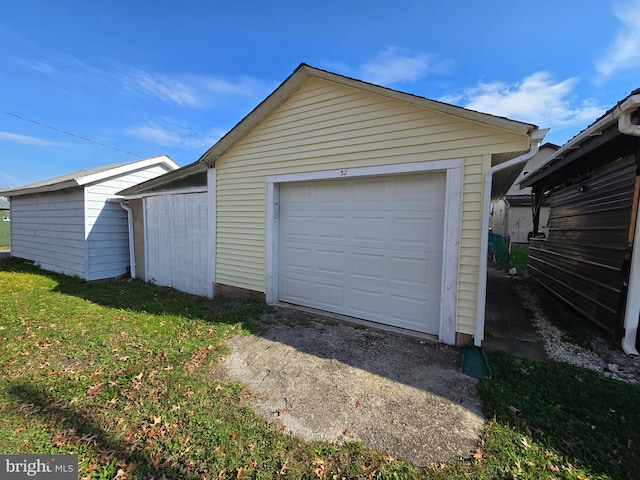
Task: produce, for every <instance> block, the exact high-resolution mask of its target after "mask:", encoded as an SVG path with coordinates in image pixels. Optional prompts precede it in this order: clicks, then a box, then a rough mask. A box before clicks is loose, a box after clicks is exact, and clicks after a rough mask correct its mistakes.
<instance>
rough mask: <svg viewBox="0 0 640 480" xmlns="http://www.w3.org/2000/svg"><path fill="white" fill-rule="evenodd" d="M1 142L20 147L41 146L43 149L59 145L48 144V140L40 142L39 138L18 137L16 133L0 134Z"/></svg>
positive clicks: (54, 143)
mask: <svg viewBox="0 0 640 480" xmlns="http://www.w3.org/2000/svg"><path fill="white" fill-rule="evenodd" d="M2 140H7V141H9V142H13V143H20V144H22V145H36V146H43V147H48V146H52V145H61V144H60V143H56V142H50V141H48V140H42V139H41V138H37V137H29V136H27V135H19V134H17V133H10V132H0V141H2Z"/></svg>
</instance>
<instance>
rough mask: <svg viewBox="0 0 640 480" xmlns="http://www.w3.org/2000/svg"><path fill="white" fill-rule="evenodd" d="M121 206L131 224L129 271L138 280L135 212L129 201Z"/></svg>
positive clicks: (121, 203) (124, 201) (123, 202)
mask: <svg viewBox="0 0 640 480" xmlns="http://www.w3.org/2000/svg"><path fill="white" fill-rule="evenodd" d="M120 206H121V207H122V208H124V209H125V210H126V211H127V221H128V223H129V269H130V270H131V278H136V254H135V243H134V242H133V210H131V207H130V206H129V202H128V201H127V200H123V201H122V202H120Z"/></svg>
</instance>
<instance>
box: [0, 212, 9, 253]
mask: <svg viewBox="0 0 640 480" xmlns="http://www.w3.org/2000/svg"><path fill="white" fill-rule="evenodd" d="M9 216H10V214H9V210H0V249H2V248H3V247H9V246H10V245H11V222H5V221H3V220H2V218H3V217H9Z"/></svg>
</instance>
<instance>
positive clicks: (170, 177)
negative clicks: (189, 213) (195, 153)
mask: <svg viewBox="0 0 640 480" xmlns="http://www.w3.org/2000/svg"><path fill="white" fill-rule="evenodd" d="M207 168H208V166H207V165H206V164H203V163H199V162H194V163H191V164H189V165H186V166H184V167H182V168H178V169H177V170H173V171H171V172H167V173H165V174H164V175H160V176H158V177H155V178H152V179H150V180H147V181H145V182H142V183H139V184H137V185H134V186H132V187H129V188H125V189H124V190H121V191H119V192H118V193H117V195H120V196H123V197H128V198H130V197H132V196H138V195H143V194H145V193H147V192H149V191H150V190H153V189H154V188H157V187H160V186H162V185H164V184H167V183H169V182H173V181H175V180H179V179H181V178H183V177H186V176H187V175H191V174H193V173H196V172H198V171H202V170H206V169H207Z"/></svg>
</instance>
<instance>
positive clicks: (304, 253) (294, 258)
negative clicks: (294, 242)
mask: <svg viewBox="0 0 640 480" xmlns="http://www.w3.org/2000/svg"><path fill="white" fill-rule="evenodd" d="M284 253H285V255H284V257H283V259H282V261H283V262H284V265H285V267H286V269H287V270H306V271H309V270H311V260H312V258H313V257H312V255H311V253H312V251H311V249H309V248H298V247H287V248H286V249H285V250H284Z"/></svg>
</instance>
